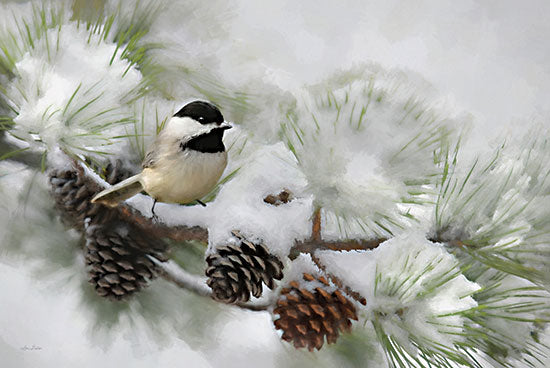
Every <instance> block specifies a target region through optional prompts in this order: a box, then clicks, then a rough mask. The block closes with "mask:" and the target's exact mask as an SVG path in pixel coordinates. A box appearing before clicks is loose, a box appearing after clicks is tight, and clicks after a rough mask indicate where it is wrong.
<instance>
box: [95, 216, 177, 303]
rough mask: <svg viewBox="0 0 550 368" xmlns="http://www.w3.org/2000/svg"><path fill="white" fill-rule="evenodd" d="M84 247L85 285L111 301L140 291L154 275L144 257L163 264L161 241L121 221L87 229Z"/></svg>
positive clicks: (153, 265) (163, 245) (155, 268)
mask: <svg viewBox="0 0 550 368" xmlns="http://www.w3.org/2000/svg"><path fill="white" fill-rule="evenodd" d="M85 247H86V249H85V259H86V264H87V265H88V272H89V282H90V283H91V284H92V285H94V287H95V291H96V292H97V293H98V294H99V295H100V296H103V297H106V298H109V299H111V300H123V299H125V298H127V297H129V296H131V295H132V294H134V293H135V292H137V291H139V290H141V289H142V288H144V287H145V286H146V285H147V284H148V280H152V279H153V278H155V277H156V274H157V266H156V265H155V264H154V262H153V261H152V260H151V259H150V258H149V257H148V255H152V256H154V257H156V258H157V259H159V260H166V257H165V252H166V250H167V249H166V248H167V247H166V244H165V243H164V242H163V241H161V240H156V239H151V238H149V237H148V236H147V234H145V233H143V231H141V230H140V229H139V228H138V227H136V226H134V225H132V224H128V223H125V222H123V221H114V223H110V224H102V225H91V226H89V227H88V228H87V229H86V245H85Z"/></svg>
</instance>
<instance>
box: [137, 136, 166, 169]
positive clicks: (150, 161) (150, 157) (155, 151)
mask: <svg viewBox="0 0 550 368" xmlns="http://www.w3.org/2000/svg"><path fill="white" fill-rule="evenodd" d="M163 133H164V131H161V132H160V133H159V134H158V135H157V137H156V138H155V141H154V142H153V144H152V145H151V146H150V147H149V150H148V151H147V153H146V154H145V158H144V159H143V162H142V163H141V167H143V168H144V169H145V168H146V167H155V165H156V164H157V161H158V156H159V155H160V153H159V152H160V150H161V147H162V143H163V136H164V134H163Z"/></svg>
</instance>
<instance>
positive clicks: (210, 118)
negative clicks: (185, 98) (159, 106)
mask: <svg viewBox="0 0 550 368" xmlns="http://www.w3.org/2000/svg"><path fill="white" fill-rule="evenodd" d="M174 116H177V117H180V118H184V117H189V118H192V119H195V120H196V121H198V122H199V123H201V124H210V123H216V124H218V125H220V124H221V123H223V115H222V113H221V112H220V110H219V109H218V108H217V107H216V106H214V105H212V104H211V103H209V102H206V101H193V102H190V103H188V104H187V105H185V106H184V107H182V108H181V110H180V111H178V112H177V113H176V114H175V115H174Z"/></svg>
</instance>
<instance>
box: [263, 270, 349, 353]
mask: <svg viewBox="0 0 550 368" xmlns="http://www.w3.org/2000/svg"><path fill="white" fill-rule="evenodd" d="M303 279H304V281H305V283H306V284H307V286H306V285H302V287H301V286H300V284H299V283H298V282H297V281H291V282H290V283H289V286H290V287H288V288H283V289H282V290H281V295H280V297H279V300H277V307H276V308H275V309H274V310H273V313H274V314H278V315H279V318H278V319H277V320H275V321H274V324H275V328H276V329H278V330H282V331H283V336H282V339H283V340H285V341H288V342H291V341H292V342H293V343H294V347H295V348H303V347H306V346H307V348H308V350H309V351H313V349H317V350H320V349H321V347H322V346H323V343H324V339H325V337H326V341H327V344H332V343H335V342H336V340H337V339H338V337H339V336H340V332H349V331H350V330H351V320H352V319H353V320H357V313H356V310H355V306H354V305H353V304H352V302H351V301H350V300H349V299H348V298H347V297H346V296H345V295H344V293H343V292H342V291H341V290H339V289H337V288H335V287H334V286H332V285H330V283H329V282H328V281H327V279H325V278H324V277H323V276H320V277H318V278H315V277H314V276H313V275H311V274H309V273H304V274H303Z"/></svg>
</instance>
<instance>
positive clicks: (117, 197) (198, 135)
mask: <svg viewBox="0 0 550 368" xmlns="http://www.w3.org/2000/svg"><path fill="white" fill-rule="evenodd" d="M230 128H231V125H229V124H228V123H227V122H225V121H224V119H223V116H222V114H221V112H220V110H219V109H218V108H217V107H216V106H214V105H212V104H210V103H208V102H204V101H194V102H191V103H189V104H187V105H185V106H184V107H183V108H182V109H181V110H179V111H178V112H177V113H176V114H175V115H174V116H173V117H172V118H171V119H170V120H169V121H168V122H167V124H166V126H165V127H164V129H163V130H162V131H161V132H160V133H159V134H158V136H157V138H156V139H155V141H154V143H153V145H152V146H151V148H150V149H149V151H148V152H147V155H146V156H145V159H144V160H143V165H142V166H143V170H142V171H141V173H139V174H137V175H134V176H132V177H131V178H128V179H126V180H123V181H121V182H120V183H118V184H115V185H113V186H112V187H110V188H108V189H105V190H104V191H102V192H100V193H98V194H97V195H96V196H95V197H94V198H92V203H93V202H99V203H102V204H105V205H107V206H110V207H114V206H116V205H117V204H118V203H119V202H121V201H124V200H126V199H128V198H130V197H132V196H134V195H136V194H137V193H139V192H141V191H142V190H145V192H147V194H149V195H150V196H151V197H152V198H153V199H154V200H155V202H154V204H156V202H157V201H160V202H169V203H180V204H185V203H189V202H193V201H199V203H201V204H202V202H200V198H202V197H203V196H205V195H206V194H208V193H209V192H210V191H211V190H212V188H214V186H215V185H216V183H217V182H218V180H219V179H220V176H221V175H222V173H223V171H224V170H225V166H226V165H227V152H226V151H225V146H224V145H223V141H222V138H223V133H224V131H225V130H226V129H230ZM154 204H153V208H152V212H153V215H154V208H155V206H154Z"/></svg>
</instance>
